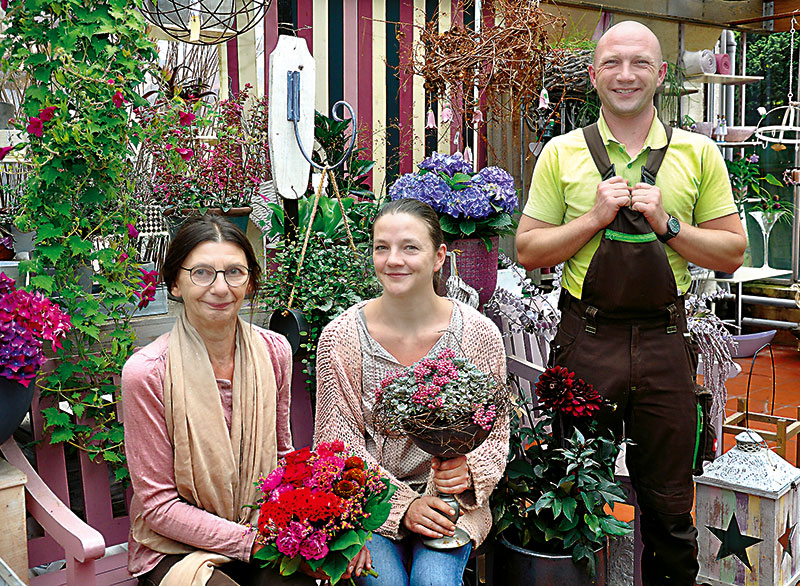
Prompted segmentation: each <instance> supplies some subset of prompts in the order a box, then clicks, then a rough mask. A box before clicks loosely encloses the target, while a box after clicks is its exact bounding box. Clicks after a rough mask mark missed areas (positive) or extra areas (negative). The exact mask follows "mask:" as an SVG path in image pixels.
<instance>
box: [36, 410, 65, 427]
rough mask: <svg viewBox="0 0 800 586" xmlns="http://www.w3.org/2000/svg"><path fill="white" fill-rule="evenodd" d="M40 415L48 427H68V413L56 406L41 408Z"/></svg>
mask: <svg viewBox="0 0 800 586" xmlns="http://www.w3.org/2000/svg"><path fill="white" fill-rule="evenodd" d="M42 415H44V417H45V420H46V421H47V425H48V426H50V427H68V426H69V424H70V419H69V414H68V413H64V412H63V411H61V410H60V409H59V408H58V407H47V408H45V409H42Z"/></svg>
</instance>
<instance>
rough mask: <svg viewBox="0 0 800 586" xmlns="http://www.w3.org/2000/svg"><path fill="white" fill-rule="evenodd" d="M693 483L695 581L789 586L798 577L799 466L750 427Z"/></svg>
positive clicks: (724, 585)
mask: <svg viewBox="0 0 800 586" xmlns="http://www.w3.org/2000/svg"><path fill="white" fill-rule="evenodd" d="M695 484H696V507H695V512H696V517H695V518H696V525H697V531H698V545H699V551H698V558H699V562H700V574H699V576H698V578H697V582H698V584H710V585H711V586H728V585H731V586H749V585H751V584H752V585H756V584H757V585H761V584H765V585H769V586H794V585H795V584H796V583H797V581H798V579H800V519H798V516H799V515H800V490H799V489H798V485H800V469H797V468H795V467H794V466H792V465H791V464H789V463H788V462H787V461H786V460H784V459H783V458H781V457H780V456H778V455H777V454H775V453H773V452H772V451H771V450H769V449H768V448H767V445H766V443H765V442H764V440H763V439H761V437H760V436H759V435H758V434H757V433H755V432H753V431H749V430H748V431H743V432H742V433H740V434H739V435H737V436H736V446H735V447H734V448H733V449H731V450H729V451H728V452H726V453H725V454H723V455H722V456H720V457H719V458H717V460H715V461H714V462H713V463H711V464H709V465H708V466H707V467H706V468H705V471H704V472H703V475H702V476H698V477H697V478H695Z"/></svg>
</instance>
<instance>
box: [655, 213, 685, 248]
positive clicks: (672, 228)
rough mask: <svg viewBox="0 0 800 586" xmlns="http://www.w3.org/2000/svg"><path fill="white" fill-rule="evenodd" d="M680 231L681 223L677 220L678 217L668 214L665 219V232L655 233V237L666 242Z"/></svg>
mask: <svg viewBox="0 0 800 586" xmlns="http://www.w3.org/2000/svg"><path fill="white" fill-rule="evenodd" d="M680 231H681V223H680V222H679V221H678V218H676V217H675V216H672V215H670V217H669V218H668V219H667V233H666V234H656V238H658V239H659V240H660V241H661V242H666V241H667V240H669V239H670V238H675V237H676V236H677V235H678V232H680Z"/></svg>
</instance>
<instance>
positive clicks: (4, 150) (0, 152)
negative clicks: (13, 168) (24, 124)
mask: <svg viewBox="0 0 800 586" xmlns="http://www.w3.org/2000/svg"><path fill="white" fill-rule="evenodd" d="M13 150H14V147H13V146H7V147H0V161H2V160H3V159H5V157H6V155H7V154H8V153H10V152H11V151H13Z"/></svg>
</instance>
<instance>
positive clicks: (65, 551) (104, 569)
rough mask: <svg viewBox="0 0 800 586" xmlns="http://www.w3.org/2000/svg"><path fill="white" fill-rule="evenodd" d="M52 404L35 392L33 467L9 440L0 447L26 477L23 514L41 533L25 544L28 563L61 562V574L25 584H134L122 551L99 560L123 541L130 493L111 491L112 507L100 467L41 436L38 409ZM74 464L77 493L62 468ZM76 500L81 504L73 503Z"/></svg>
mask: <svg viewBox="0 0 800 586" xmlns="http://www.w3.org/2000/svg"><path fill="white" fill-rule="evenodd" d="M51 405H52V403H50V402H46V401H44V400H42V401H40V399H39V396H38V393H37V394H36V395H35V396H34V399H33V404H32V405H31V418H30V424H31V425H30V432H31V434H32V438H31V439H32V440H33V441H34V442H36V443H35V447H34V448H33V455H32V456H33V460H34V463H35V465H34V463H31V461H29V459H28V456H26V454H25V452H23V449H22V448H21V447H20V445H19V444H18V443H17V442H16V441H15V440H14V438H11V439H9V440H8V441H6V442H5V443H4V444H2V445H1V446H0V454H2V456H3V457H4V458H5V459H6V460H8V462H9V463H10V464H12V465H13V466H15V467H16V468H18V469H19V470H21V471H22V472H23V473H24V474H25V475H26V476H27V477H28V483H27V485H26V487H25V489H26V505H27V511H28V514H29V515H30V516H31V517H33V519H35V520H36V522H38V524H39V525H41V527H42V529H43V530H44V534H43V535H41V536H35V537H30V538H29V540H28V564H29V565H30V566H31V567H36V566H40V565H44V564H49V563H51V562H54V561H58V560H64V559H66V567H65V568H64V569H62V570H59V571H56V572H50V573H47V574H44V575H41V576H37V577H33V578H32V579H31V580H30V583H31V584H32V585H40V586H61V585H70V586H112V585H116V584H135V583H136V580H135V579H134V578H133V577H132V576H131V575H130V574H129V573H128V570H127V557H128V556H127V553H126V552H123V553H120V554H116V555H111V556H107V557H104V555H105V552H106V547H107V546H110V545H116V544H120V543H126V542H127V540H128V528H129V526H130V522H129V519H128V507H129V505H130V499H131V491H130V489H129V490H127V491H125V492H122V491H121V489H118V490H116V493H117V498H116V499H115V500H116V502H113V503H112V482H111V481H110V473H109V469H108V466H107V465H106V464H105V463H95V462H92V461H91V460H90V459H89V457H88V456H87V454H86V453H85V452H83V451H80V450H77V452H78V453H77V455H75V454H71V453H69V454H68V451H67V450H65V448H64V444H57V445H50V443H49V442H48V440H47V439H46V438H45V437H44V434H43V429H44V419H43V416H42V408H47V407H49V406H51ZM71 451H72V450H69V452H71ZM73 464H77V466H78V468H79V470H78V473H77V476H78V477H79V478H80V487H81V489H80V490H75V489H74V488H73V490H72V491H70V486H69V484H68V473H67V466H68V465H70V466H72V465H73ZM71 476H75V475H74V474H73V475H71ZM115 488H118V487H115ZM71 493H72V494H71ZM76 495H77V498H78V499H80V500H81V501H82V502H72V501H75V500H76V499H75V497H76ZM115 505H116V509H117V511H116V513H115V511H114V508H115ZM74 511H78V512H79V513H81V515H82V517H83V518H81V517H79V516H78V515H77V514H76V513H75V512H74ZM22 578H23V579H24V578H25V577H22Z"/></svg>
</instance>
